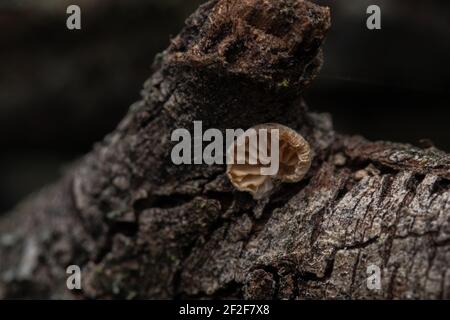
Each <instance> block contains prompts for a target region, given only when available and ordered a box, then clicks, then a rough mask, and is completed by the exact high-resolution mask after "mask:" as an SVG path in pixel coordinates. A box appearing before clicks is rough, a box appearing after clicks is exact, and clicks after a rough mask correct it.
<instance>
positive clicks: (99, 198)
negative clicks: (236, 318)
mask: <svg viewBox="0 0 450 320" xmlns="http://www.w3.org/2000/svg"><path fill="white" fill-rule="evenodd" d="M329 26H330V14H329V11H328V10H327V9H325V8H321V7H318V6H316V5H313V4H311V3H308V2H303V1H301V0H278V1H263V0H239V1H237V0H213V1H211V2H209V3H207V4H205V5H203V6H202V7H200V9H199V10H198V11H197V12H196V13H195V14H194V15H193V16H192V17H191V18H190V19H189V20H188V21H187V26H186V27H185V29H184V30H183V31H182V32H181V34H180V35H179V36H178V37H176V38H175V39H174V40H173V42H172V44H171V46H170V47H169V49H168V50H167V51H166V52H164V53H163V54H162V55H160V56H159V58H158V59H157V61H156V63H155V73H154V75H153V76H152V77H151V78H150V79H149V80H148V82H147V83H146V84H145V87H144V90H143V92H142V96H143V98H142V100H141V101H140V102H138V103H136V104H135V105H134V106H132V108H131V110H130V112H129V114H128V115H127V116H126V118H125V119H124V120H123V121H122V123H121V124H120V125H119V126H118V128H117V130H116V131H114V132H113V133H112V134H110V135H109V136H108V137H107V138H106V139H105V140H104V141H103V142H102V143H99V144H98V145H97V146H96V147H95V149H94V150H93V151H92V152H91V153H90V154H88V155H87V156H86V157H85V158H83V159H81V160H80V161H79V163H77V164H75V165H74V166H73V168H71V169H69V170H68V172H67V174H66V176H65V178H64V179H63V180H62V181H60V182H59V183H57V184H56V185H54V186H52V187H49V188H48V189H47V190H43V191H42V192H40V193H38V194H36V195H35V196H33V197H32V198H31V199H29V200H28V201H26V202H24V203H23V204H22V205H20V206H18V207H17V209H16V210H15V211H14V212H12V213H10V214H8V215H7V216H5V217H2V220H0V235H1V238H0V275H1V278H0V297H3V298H13V297H19V298H29V297H49V298H50V297H69V298H71V297H72V298H73V297H80V298H236V297H237V298H247V299H256V298H257V299H265V298H268V299H272V298H280V299H303V298H450V270H449V267H448V266H449V262H450V250H449V246H450V241H449V239H450V224H449V216H450V215H449V214H450V201H449V199H450V183H449V181H450V156H449V155H447V154H445V153H443V152H441V151H438V150H435V149H426V150H422V149H418V148H415V147H412V146H409V145H401V144H394V143H387V142H375V143H373V142H368V141H366V140H364V139H363V138H360V137H347V136H341V135H339V134H336V133H335V132H334V131H333V128H332V124H331V119H330V118H329V117H328V116H327V115H323V114H315V113H312V112H309V111H308V110H307V108H306V106H305V104H304V102H303V101H302V99H301V93H302V90H303V89H304V88H305V87H306V86H307V85H308V84H309V83H310V81H311V80H312V79H313V78H314V76H315V75H316V73H317V72H318V70H319V68H320V64H321V51H320V45H321V43H322V41H323V40H324V36H325V33H326V31H327V29H328V28H329ZM193 120H202V121H203V126H204V128H211V127H214V128H220V129H225V128H244V129H245V128H248V127H251V126H253V125H255V124H259V123H264V122H279V123H282V124H285V125H288V126H290V127H292V128H295V129H297V130H298V131H299V132H300V133H301V134H302V135H303V136H304V137H305V138H306V139H307V140H308V141H309V142H310V144H311V146H312V148H313V150H314V162H313V166H312V169H311V170H310V172H309V174H308V175H307V177H306V179H305V180H304V181H302V182H300V183H297V184H291V185H282V186H280V187H279V188H278V189H277V190H274V192H273V193H272V194H271V195H270V196H269V197H267V198H266V199H263V200H260V201H254V200H253V199H252V198H251V196H250V195H248V194H245V193H240V192H237V191H235V190H233V188H232V187H231V185H230V183H229V182H228V181H227V179H226V177H225V175H224V171H225V168H224V166H175V165H173V164H172V162H171V160H170V150H171V147H172V145H173V144H172V143H171V142H170V135H171V132H172V131H173V130H174V129H176V128H191V127H192V121H193ZM71 264H77V265H80V266H81V267H82V271H83V273H82V279H83V289H82V290H81V291H79V292H76V293H73V292H70V291H69V290H67V288H66V274H65V268H66V267H67V266H68V265H71ZM370 265H377V266H379V267H380V268H381V271H382V278H381V279H382V281H381V282H382V289H381V290H378V291H376V290H375V291H373V290H369V289H368V288H367V286H366V282H367V277H368V275H367V273H366V271H367V267H368V266H370Z"/></svg>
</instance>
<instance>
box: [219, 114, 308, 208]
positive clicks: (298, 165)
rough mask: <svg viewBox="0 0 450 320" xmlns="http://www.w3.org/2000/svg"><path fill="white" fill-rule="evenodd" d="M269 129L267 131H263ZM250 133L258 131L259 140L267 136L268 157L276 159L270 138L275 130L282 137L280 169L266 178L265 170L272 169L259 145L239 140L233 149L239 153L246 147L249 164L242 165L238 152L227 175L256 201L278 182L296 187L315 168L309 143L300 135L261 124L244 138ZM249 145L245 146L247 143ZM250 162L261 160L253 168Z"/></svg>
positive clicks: (246, 158) (279, 153)
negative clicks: (273, 156)
mask: <svg viewBox="0 0 450 320" xmlns="http://www.w3.org/2000/svg"><path fill="white" fill-rule="evenodd" d="M262 129H266V130H267V131H261V130H262ZM250 130H254V131H253V132H256V134H257V136H258V142H259V139H260V137H261V134H263V133H264V134H266V132H267V134H268V136H267V148H268V150H267V155H268V156H269V157H270V156H271V155H272V150H271V143H270V141H271V139H270V135H271V132H272V130H278V134H279V150H278V151H279V152H278V157H279V169H278V172H277V173H276V174H274V175H263V174H262V173H261V169H262V168H264V167H266V168H267V167H269V166H270V164H268V165H263V164H262V163H261V162H260V161H259V159H258V152H259V150H258V148H259V147H260V144H259V143H256V144H252V145H250V142H249V140H248V139H247V138H245V139H239V138H238V139H237V141H235V142H234V143H233V145H232V146H230V149H229V150H228V152H231V151H232V150H234V151H236V150H237V146H238V145H242V144H243V143H245V144H246V154H245V164H238V163H237V158H236V154H237V153H236V152H234V158H233V159H232V160H233V161H231V163H229V164H228V168H227V175H228V178H229V179H230V181H231V183H232V184H233V185H234V186H235V187H236V188H237V189H238V190H240V191H246V192H250V193H251V194H252V195H253V197H254V198H255V199H261V198H262V197H264V196H265V195H266V194H267V193H268V192H269V191H270V190H272V189H273V187H274V185H275V184H276V183H277V182H278V183H279V182H287V183H294V182H298V181H300V180H302V179H303V178H304V177H305V175H306V173H307V172H308V170H309V169H310V167H311V161H312V154H311V148H310V145H309V143H308V142H307V141H306V140H305V139H304V138H303V137H302V136H301V135H300V134H298V133H297V132H296V131H294V130H292V129H291V128H288V127H286V126H283V125H281V124H277V123H267V124H260V125H257V126H255V127H253V128H250V129H249V130H247V131H246V132H245V133H244V135H246V134H247V135H248V134H249V132H251V131H250ZM244 141H245V142H244ZM250 159H258V161H257V163H256V164H251V163H250Z"/></svg>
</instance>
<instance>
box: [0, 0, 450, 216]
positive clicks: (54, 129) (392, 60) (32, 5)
mask: <svg viewBox="0 0 450 320" xmlns="http://www.w3.org/2000/svg"><path fill="white" fill-rule="evenodd" d="M201 2H203V1H202V0H150V1H149V0H147V1H144V0H142V1H140V0H128V1H120V0H83V1H80V0H79V1H76V0H73V1H66V0H40V1H35V0H21V1H19V0H14V1H13V0H2V1H1V2H0V212H4V211H7V210H8V209H11V208H12V207H13V206H14V205H15V204H16V203H17V202H18V201H19V200H20V199H21V198H23V197H24V196H26V195H27V194H29V193H30V192H32V191H33V190H36V189H39V188H40V187H42V186H44V185H45V184H47V183H49V182H51V181H53V180H55V179H57V178H58V176H59V175H60V174H61V172H62V169H63V168H64V165H65V164H67V163H69V162H70V161H73V160H74V159H76V158H77V157H79V156H81V155H82V154H84V153H86V152H88V151H89V150H90V149H91V147H92V144H93V143H94V142H95V141H98V140H100V139H102V137H103V136H104V135H105V134H106V133H108V132H109V131H111V130H113V129H114V127H115V125H116V124H117V123H118V121H119V120H120V119H121V118H122V117H123V115H124V114H125V113H126V111H127V110H128V107H129V106H130V104H132V103H133V102H134V101H136V100H138V99H139V91H140V88H141V87H142V83H143V82H144V81H145V80H146V78H148V77H149V75H150V66H151V62H152V60H153V56H154V55H155V54H156V53H157V52H159V51H161V50H163V49H164V48H165V47H166V46H167V44H168V43H169V39H170V37H171V36H173V35H175V34H176V33H177V32H178V31H179V29H180V27H181V26H182V24H183V21H184V19H185V18H186V17H187V16H188V15H189V14H190V13H191V12H192V11H193V10H194V9H195V8H196V7H197V5H198V4H199V3H201ZM316 2H318V3H321V4H324V5H328V6H330V7H331V9H332V16H333V26H332V29H331V31H330V33H329V36H328V39H327V42H326V44H325V48H324V49H325V66H324V68H323V70H322V73H321V75H320V77H319V78H318V79H317V80H316V81H315V83H314V85H313V86H312V88H310V90H309V91H308V92H307V94H306V98H307V101H308V103H309V105H310V108H311V109H314V110H319V111H326V112H330V113H332V114H333V117H334V121H335V127H336V129H337V130H339V131H340V132H343V133H348V134H361V135H364V136H365V137H367V138H369V139H371V140H391V141H398V142H408V143H412V144H418V145H420V140H421V139H429V140H431V141H432V142H433V143H434V144H435V145H436V146H437V147H438V148H440V149H443V150H446V151H450V133H449V131H450V130H449V125H450V124H449V119H450V106H449V99H448V98H449V83H450V41H449V40H450V37H449V36H450V12H449V9H450V4H449V3H448V2H444V1H436V0H432V1H430V0H427V1H425V0H422V1H412V0H339V1H332V0H328V1H325V0H320V1H319V0H318V1H316ZM69 4H78V5H79V6H80V7H81V10H82V30H81V31H69V30H67V29H66V18H67V15H66V8H67V6H68V5H69ZM371 4H377V5H379V6H380V7H381V10H382V30H376V31H370V30H368V29H367V28H366V18H367V15H366V8H367V7H368V6H369V5H371Z"/></svg>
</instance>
